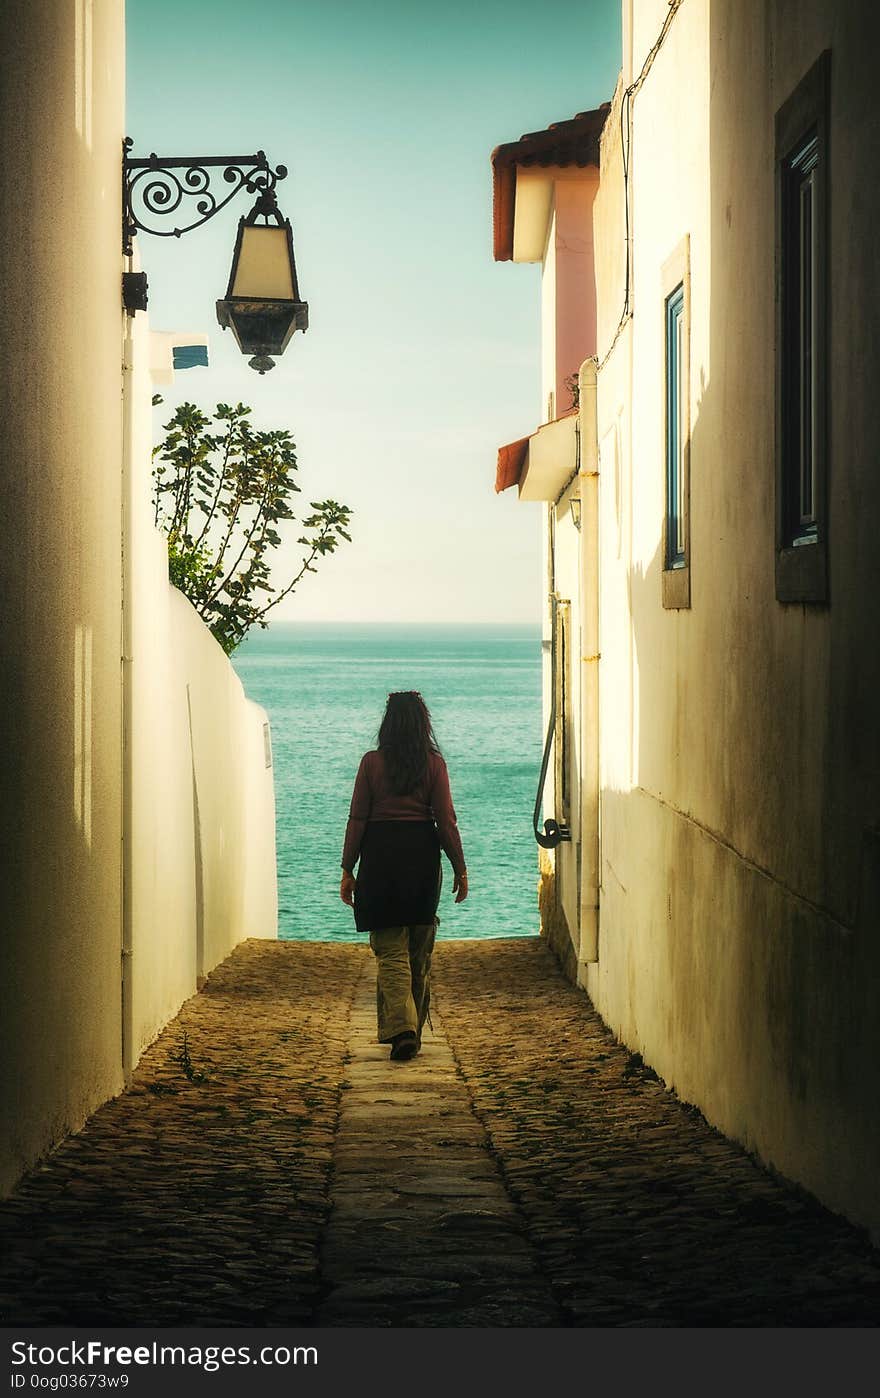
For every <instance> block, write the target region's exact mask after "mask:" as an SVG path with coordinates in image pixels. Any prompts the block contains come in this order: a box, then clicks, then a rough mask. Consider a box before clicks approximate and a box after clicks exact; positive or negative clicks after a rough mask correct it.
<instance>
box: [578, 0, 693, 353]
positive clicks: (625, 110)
mask: <svg viewBox="0 0 880 1398" xmlns="http://www.w3.org/2000/svg"><path fill="white" fill-rule="evenodd" d="M683 3H684V0H669V11H668V13H667V15H666V18H665V19H664V21H663V25H662V27H661V30H660V33H659V34H658V35H657V38H656V40H655V42H654V44H653V46H652V48H650V49H649V50H648V53H647V55H646V57H645V61H644V63H643V64H642V69H641V72H640V73H639V76H638V77H637V78H636V79H635V81H634V82H631V83H630V85H629V87H627V88H625V89H624V92H623V95H622V97H621V99H620V152H621V161H622V164H623V211H624V213H623V217H624V234H625V245H626V263H625V271H624V282H623V287H624V291H623V310H622V311H621V313H620V320H619V321H618V323H617V329H616V330H615V332H614V338H613V339H612V341H611V344H610V345H609V346H608V349H607V350H606V352H605V354H604V356H603V358H602V360H601V362H600V364H599V366H598V367H599V369H604V367H605V365H606V364H607V363H608V360H609V359H610V358H611V355H612V354H613V352H614V347H615V345H616V344H617V341H618V340H619V339H620V336H621V332H622V331H623V327H624V326H625V325H626V323H627V321H628V320H629V319H630V318H631V316H632V268H631V262H632V259H631V255H630V214H629V205H630V188H629V170H630V147H631V144H632V127H631V122H632V106H633V99H634V98H635V95H636V93H637V92H638V90H639V88H640V87H641V86H642V83H643V82H644V81H645V79H646V78H647V76H648V74H649V73H650V71H651V69H652V67H653V65H654V59H655V58H656V57H657V55H658V53H659V52H660V50H661V48H662V47H663V43H664V40H665V39H666V35H667V34H668V33H669V28H670V25H671V24H672V21H673V20H674V19H675V16H676V15H677V14H678V12H679V10H680V9H681V7H682V5H683Z"/></svg>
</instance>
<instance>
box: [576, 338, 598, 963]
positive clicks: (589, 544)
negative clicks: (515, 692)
mask: <svg viewBox="0 0 880 1398" xmlns="http://www.w3.org/2000/svg"><path fill="white" fill-rule="evenodd" d="M596 368H597V363H596V360H595V359H588V360H586V362H585V363H584V364H582V365H581V370H580V375H579V386H580V398H579V404H580V408H579V426H580V438H581V469H580V482H579V484H580V497H581V539H580V546H581V570H582V571H581V598H582V603H581V832H580V833H581V886H580V925H581V926H580V948H579V954H578V984H579V985H583V984H584V983H585V981H586V968H587V966H588V965H589V964H590V962H595V961H598V960H599V443H598V431H597V418H596Z"/></svg>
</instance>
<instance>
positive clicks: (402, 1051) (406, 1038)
mask: <svg viewBox="0 0 880 1398" xmlns="http://www.w3.org/2000/svg"><path fill="white" fill-rule="evenodd" d="M418 1051H419V1041H418V1039H417V1038H416V1036H415V1034H414V1033H413V1032H412V1030H411V1029H405V1030H404V1032H403V1033H402V1034H395V1035H394V1038H393V1039H392V1040H391V1057H392V1058H394V1059H396V1060H397V1061H398V1062H405V1061H406V1059H408V1058H415V1056H416V1054H417V1053H418Z"/></svg>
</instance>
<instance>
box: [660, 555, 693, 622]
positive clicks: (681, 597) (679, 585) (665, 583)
mask: <svg viewBox="0 0 880 1398" xmlns="http://www.w3.org/2000/svg"><path fill="white" fill-rule="evenodd" d="M661 578H662V584H661V585H662V589H663V606H664V607H666V608H667V609H668V610H669V611H679V610H681V609H683V608H685V607H689V606H690V605H691V570H690V565H689V564H685V566H684V567H683V568H664V569H663V572H662V574H661Z"/></svg>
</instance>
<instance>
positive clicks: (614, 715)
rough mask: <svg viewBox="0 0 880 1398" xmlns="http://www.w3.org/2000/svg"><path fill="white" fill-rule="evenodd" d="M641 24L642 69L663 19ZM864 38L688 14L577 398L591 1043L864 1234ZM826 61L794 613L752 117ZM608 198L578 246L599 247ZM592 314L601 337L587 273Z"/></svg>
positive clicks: (762, 147)
mask: <svg viewBox="0 0 880 1398" xmlns="http://www.w3.org/2000/svg"><path fill="white" fill-rule="evenodd" d="M634 8H635V35H634V49H635V54H636V63H635V66H636V70H638V67H639V66H640V63H641V58H640V55H643V54H644V53H645V52H647V49H648V48H649V47H650V42H649V37H650V38H651V39H652V38H653V37H656V33H657V32H659V25H660V23H662V17H663V16H662V14H661V13H660V11H661V9H662V10H665V8H666V7H665V6H662V7H661V6H656V7H654V8H655V9H656V11H657V13H656V14H655V15H653V16H652V7H651V6H650V5H645V6H644V8H643V7H642V6H636V7H634ZM877 30H878V19H877V15H876V12H875V11H874V9H873V7H871V6H868V5H866V4H861V3H858V2H857V0H851V3H849V4H845V5H835V6H833V7H832V6H831V5H830V4H825V3H820V0H811V3H805V4H804V5H802V6H798V7H796V8H795V7H792V6H789V5H784V4H782V3H774V0H766V3H764V4H761V5H754V6H741V5H738V4H734V3H733V0H713V3H712V4H711V5H709V4H707V3H703V4H701V3H695V2H694V3H685V4H684V5H683V6H682V8H681V9H680V11H679V12H678V14H677V15H676V17H675V19H674V21H673V24H672V26H671V29H670V32H669V36H668V38H667V41H666V43H665V44H664V46H663V48H662V50H661V51H660V54H659V55H658V58H657V60H656V62H655V64H654V67H653V69H652V71H651V73H650V75H649V77H648V79H647V81H646V82H645V84H644V86H643V88H642V89H641V91H640V92H639V93H638V95H637V97H636V99H635V108H634V137H633V150H632V179H633V193H632V201H633V202H632V209H633V241H634V262H633V273H634V286H633V307H634V317H633V321H632V324H631V326H630V327H629V328H628V330H627V332H625V335H624V336H623V337H622V339H621V340H620V341H619V343H618V348H617V350H616V351H615V354H614V356H613V357H612V359H611V360H610V361H609V363H608V365H607V366H606V368H605V369H604V370H603V372H602V374H601V376H600V387H599V418H600V421H599V436H600V452H601V471H602V475H601V497H602V506H601V508H602V520H603V540H602V554H601V593H600V595H601V598H602V612H601V627H602V635H601V651H602V666H601V668H602V679H601V684H602V696H603V697H602V711H601V712H602V730H601V732H602V739H601V741H602V771H603V778H602V780H603V796H602V870H603V874H602V912H601V927H600V960H599V963H598V966H596V967H594V968H591V970H590V972H589V975H588V979H587V984H588V988H589V991H590V994H591V995H592V997H593V999H594V1000H595V1002H596V1004H597V1006H598V1008H599V1009H600V1011H601V1012H602V1014H603V1015H604V1017H605V1018H606V1019H607V1020H608V1022H609V1023H610V1024H611V1026H612V1027H613V1028H614V1029H615V1030H616V1031H617V1032H618V1033H619V1034H620V1035H621V1036H622V1037H623V1038H624V1039H625V1040H626V1042H628V1043H629V1044H630V1045H631V1046H632V1047H634V1048H637V1049H638V1050H639V1051H640V1052H642V1053H643V1054H644V1056H645V1058H646V1059H647V1060H648V1061H649V1062H651V1063H652V1064H653V1066H654V1067H655V1068H656V1069H657V1070H658V1071H659V1072H660V1073H661V1074H662V1075H663V1076H664V1077H665V1079H666V1080H667V1081H668V1082H669V1083H671V1084H672V1085H674V1086H675V1087H676V1088H677V1090H678V1091H679V1092H680V1093H681V1094H682V1095H683V1096H684V1097H685V1098H687V1099H688V1100H691V1101H693V1102H695V1103H697V1104H698V1105H699V1106H700V1107H701V1109H702V1110H703V1111H704V1112H705V1113H706V1114H707V1116H708V1117H709V1118H710V1120H712V1121H713V1122H714V1123H715V1124H717V1125H718V1126H719V1127H721V1129H723V1130H724V1131H725V1132H727V1133H728V1134H731V1135H733V1136H735V1137H738V1138H739V1139H741V1140H742V1141H744V1142H745V1143H746V1144H747V1145H749V1146H750V1147H752V1148H754V1149H756V1150H757V1151H758V1152H759V1154H760V1155H761V1156H762V1157H763V1158H764V1159H765V1160H767V1161H769V1162H770V1163H772V1164H773V1165H774V1166H776V1167H777V1168H778V1169H780V1170H781V1171H782V1172H783V1173H785V1174H787V1175H789V1176H791V1177H793V1178H795V1179H797V1180H799V1181H801V1182H802V1183H804V1184H805V1185H806V1186H807V1187H808V1188H810V1189H811V1190H813V1191H814V1192H815V1193H816V1194H818V1195H819V1196H820V1197H821V1198H823V1199H824V1200H825V1201H826V1202H827V1203H829V1204H830V1205H831V1206H832V1207H834V1208H837V1209H839V1210H841V1211H842V1212H845V1213H847V1214H848V1215H850V1216H851V1217H853V1218H855V1219H857V1220H860V1221H862V1222H865V1223H866V1224H868V1225H869V1226H871V1227H873V1228H874V1229H880V1191H878V1184H877V1180H878V1177H880V1175H878V1163H880V1111H878V1107H880V1101H878V1089H877V1083H876V1075H875V1074H874V1073H873V1072H872V1071H870V1069H867V1068H866V1067H865V1066H863V1065H868V1064H871V1063H873V1062H874V1061H876V1057H877V1052H878V1048H880V1018H878V1014H877V1007H876V1000H875V997H874V996H873V995H872V993H871V992H870V990H869V989H868V987H870V986H872V985H874V986H875V985H876V984H877V972H878V965H877V961H878V938H877V932H878V928H880V903H878V888H880V841H878V836H877V831H878V828H880V795H878V793H880V780H878V778H880V721H878V706H877V703H876V694H877V691H878V680H880V675H878V668H880V652H878V647H877V645H876V619H875V617H874V616H873V612H872V607H873V602H872V599H873V598H875V597H876V595H877V594H878V590H880V562H878V554H877V550H876V547H875V546H874V544H873V542H872V535H873V528H872V521H873V519H874V517H875V515H876V512H877V505H878V503H880V501H878V500H877V496H878V494H880V482H878V477H877V473H876V471H875V470H874V467H873V464H872V461H871V459H870V449H869V447H868V444H869V443H876V441H877V440H878V438H880V408H878V396H877V394H876V393H874V391H873V389H871V388H870V384H871V383H872V382H873V379H874V378H875V377H876V369H877V366H878V352H877V341H876V333H875V331H874V330H873V328H872V325H871V313H870V310H869V307H871V306H875V305H876V299H877V288H878V283H880V275H878V270H880V269H878V254H877V242H876V237H875V233H874V229H875V227H876V215H877V194H876V189H875V187H874V185H873V184H872V183H871V182H870V181H865V179H864V178H863V168H862V161H863V155H864V151H865V150H867V149H870V148H874V147H875V146H877V145H878V142H880V119H878V109H877V104H876V83H875V77H874V74H873V68H872V57H871V56H872V54H873V53H874V52H875V51H876V39H877V37H878V35H877ZM826 47H830V48H831V50H832V78H831V84H832V97H831V160H830V169H831V177H830V178H831V186H830V211H831V214H830V216H831V229H830V243H831V249H832V257H831V264H830V301H831V306H832V311H831V344H830V355H829V364H830V381H829V401H830V404H831V413H830V443H829V447H830V450H829V459H830V482H831V512H830V513H831V543H830V557H831V574H832V576H831V604H830V606H829V607H811V606H802V605H794V606H793V605H783V604H781V603H779V602H777V601H776V597H775V587H774V574H773V565H774V446H773V431H774V427H773V424H774V333H775V332H774V149H773V120H774V113H775V111H776V110H777V108H778V107H779V106H780V105H781V104H782V102H783V101H785V99H786V98H787V97H788V96H789V94H790V92H791V91H792V90H793V88H794V87H795V86H796V84H797V82H798V80H799V79H800V77H801V76H802V75H803V74H804V73H805V72H806V71H807V69H808V68H809V67H810V66H811V64H812V63H813V62H814V61H815V59H816V58H817V57H818V55H819V53H820V52H821V51H822V49H824V48H826ZM603 179H604V172H603ZM603 200H604V194H603V195H600V201H599V203H598V204H597V218H599V219H606V220H608V225H609V229H610V233H608V235H607V236H606V234H605V233H603V230H602V229H601V227H600V228H599V229H598V230H597V244H598V245H599V246H600V248H602V247H608V246H610V244H611V242H612V241H613V239H614V238H615V237H617V235H618V232H619V230H618V228H617V227H616V226H615V222H614V221H615V219H617V218H618V214H617V213H616V212H615V211H614V209H613V208H612V206H611V203H610V202H607V203H606V202H603ZM684 235H688V236H689V239H690V257H691V277H692V283H691V356H690V376H691V403H690V406H691V423H692V443H691V529H692V536H691V549H692V555H691V588H692V590H691V596H692V605H691V607H690V608H689V609H687V610H681V611H668V610H664V609H663V607H662V605H661V589H660V572H661V558H660V546H661V525H662V514H663V397H662V393H663V373H664V370H663V318H662V310H663V295H662V281H661V269H662V266H663V263H664V262H665V261H666V259H667V258H668V257H669V255H670V253H671V252H672V251H673V250H674V248H675V247H676V245H677V244H678V243H679V241H680V240H681V238H682V237H683V236H684ZM602 265H603V262H602V256H600V267H601V266H602ZM599 295H600V312H599V319H600V326H603V327H608V326H610V325H611V324H612V323H613V322H614V321H615V320H616V315H615V310H612V309H609V308H608V307H607V306H603V305H602V304H601V301H602V298H603V297H604V296H605V289H604V287H603V285H602V282H601V273H600V287H599ZM614 301H615V306H616V302H617V297H616V296H615V297H614ZM630 336H631V355H632V368H631V375H632V379H631V382H632V387H631V403H632V442H631V447H630V445H629V444H628V442H627V433H626V431H625V430H624V431H623V432H620V433H618V435H617V440H618V441H619V442H620V443H621V451H622V456H621V469H620V473H619V477H618V479H617V481H616V482H612V481H610V480H609V478H608V477H609V472H608V463H609V462H610V460H611V459H612V456H613V450H614V449H615V448H614V445H613V444H614V442H615V423H618V424H621V423H624V424H625V421H626V418H627V416H628V412H629V409H628V404H627V394H628V380H629V372H630V371H629V368H628V366H627V362H626V361H627V356H628V354H629V353H630V348H629V344H628V339H629V337H630ZM600 348H601V336H600ZM603 441H604V442H606V443H607V447H605V448H604V449H603V448H602V447H601V444H602V442H603ZM627 500H628V501H629V505H630V508H631V534H630V545H629V547H630V554H629V557H627V552H626V548H627V542H626V541H627V535H626V515H627V508H626V502H627ZM621 519H622V520H623V526H621ZM628 693H630V694H631V695H632V712H631V717H630V720H629V724H628V725H627V722H626V715H625V704H623V705H618V699H619V696H621V695H622V696H626V695H627V694H628ZM627 727H628V728H629V731H627Z"/></svg>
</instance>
